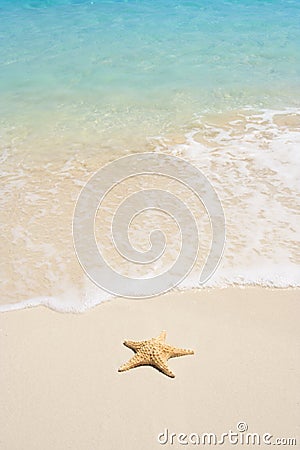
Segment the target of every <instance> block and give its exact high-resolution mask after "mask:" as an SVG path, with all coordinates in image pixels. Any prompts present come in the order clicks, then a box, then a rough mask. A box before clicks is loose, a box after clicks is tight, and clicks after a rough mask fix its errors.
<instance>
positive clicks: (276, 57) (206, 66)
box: [0, 0, 300, 132]
mask: <svg viewBox="0 0 300 450" xmlns="http://www.w3.org/2000/svg"><path fill="white" fill-rule="evenodd" d="M299 20H300V3H299V2H298V0H294V1H293V0H292V1H286V0H268V1H261V0H235V1H232V0H231V1H225V0H205V1H204V0H198V1H187V0H181V1H177V0H176V1H175V0H164V1H155V2H154V1H152V0H138V1H132V0H129V1H116V0H113V1H102V0H95V1H59V0H56V1H50V0H48V1H44V0H35V1H4V0H1V1H0V23H1V34H0V37H1V49H0V62H1V71H0V94H1V107H0V108H1V109H0V113H1V117H2V120H4V121H7V122H8V123H9V124H15V122H17V124H22V125H23V124H26V125H28V124H30V125H31V126H33V127H34V125H36V126H41V123H43V122H44V126H45V127H46V128H47V127H48V126H49V123H50V124H51V126H53V125H54V124H61V125H63V124H65V122H68V124H69V125H70V124H72V121H74V125H75V124H76V125H77V124H78V123H81V125H82V126H89V124H91V123H93V124H94V126H95V127H96V128H97V127H99V128H101V127H102V128H103V130H104V131H105V129H106V127H116V122H122V123H123V125H124V122H125V123H129V126H131V127H133V118H135V119H136V120H138V121H139V122H141V121H145V122H147V121H149V122H150V123H151V122H152V127H151V125H149V124H148V125H147V124H144V126H145V127H147V128H150V130H151V131H153V132H154V131H157V130H158V129H161V128H164V127H165V126H167V124H175V125H178V123H180V124H181V123H182V120H185V121H188V120H189V119H190V117H191V115H192V114H193V113H196V114H199V113H203V112H205V111H220V110H221V111H222V110H224V109H227V110H228V109H241V108H243V107H245V106H247V105H251V106H252V107H257V108H261V107H265V108H276V109H279V108H282V107H285V106H299V100H300V90H299V73H300V52H299V42H300V27H299Z"/></svg>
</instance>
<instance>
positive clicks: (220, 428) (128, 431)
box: [0, 288, 300, 450]
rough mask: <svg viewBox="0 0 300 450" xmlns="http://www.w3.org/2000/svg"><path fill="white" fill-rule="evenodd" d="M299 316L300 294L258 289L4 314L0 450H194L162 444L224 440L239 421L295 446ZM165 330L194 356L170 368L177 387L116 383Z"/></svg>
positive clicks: (0, 323) (150, 372) (157, 379)
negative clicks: (75, 311) (143, 346)
mask: <svg viewBox="0 0 300 450" xmlns="http://www.w3.org/2000/svg"><path fill="white" fill-rule="evenodd" d="M299 313H300V302H299V290H271V289H258V288H257V289H256V288H255V289H254V288H251V289H250V288H249V289H238V288H234V289H226V290H219V289H214V290H210V291H208V290H205V291H197V292H196V291H194V292H191V293H184V294H180V293H178V294H169V295H165V296H163V297H160V298H156V299H150V300H123V299H117V300H114V301H112V302H107V303H104V304H102V305H100V306H98V307H97V308H95V309H93V310H91V311H88V312H86V313H85V314H81V315H72V314H59V313H56V312H54V311H51V310H48V309H46V308H43V307H40V308H35V309H27V310H23V311H15V312H9V313H2V314H1V315H0V351H1V354H0V355H1V356H0V358H1V359H0V364H1V367H0V398H1V409H0V448H1V450H2V449H3V450H35V449H38V450H50V449H51V450H66V449H72V450H141V449H143V450H155V449H158V448H190V447H191V448H197V446H195V445H192V444H189V445H180V444H179V443H178V442H177V437H176V439H175V440H174V444H173V445H170V443H168V444H167V445H161V444H159V443H158V441H157V436H158V434H159V433H161V432H163V431H164V429H166V428H167V429H168V430H169V432H171V433H172V432H173V433H177V435H178V434H179V433H185V434H188V435H189V433H191V432H195V433H198V434H201V433H204V432H212V433H216V434H218V435H220V434H221V433H226V432H227V431H228V430H230V429H231V430H233V431H236V424H237V423H238V422H241V421H243V422H246V423H247V424H248V432H257V433H261V434H264V433H270V434H272V435H273V436H274V438H272V439H275V438H278V437H279V438H281V437H283V438H291V437H292V438H297V440H298V444H297V445H296V446H295V445H294V446H285V447H284V448H297V446H299V442H300V437H299V427H298V428H297V426H298V425H299V417H300V411H299V375H300V370H299V366H300V364H299V346H298V344H299V335H300V327H299ZM164 329H165V330H167V332H168V335H167V342H168V343H170V344H171V345H174V346H179V347H185V348H191V349H193V350H195V355H194V356H184V357H181V358H176V359H172V360H170V361H169V366H170V368H171V369H172V371H173V372H174V373H175V375H176V378H175V379H171V378H168V377H166V376H165V375H163V374H161V373H159V372H158V371H156V370H155V369H153V368H151V367H140V368H136V369H133V370H130V371H128V372H124V373H118V371H117V369H118V367H119V366H120V365H121V364H123V363H124V362H125V361H126V360H127V359H128V358H129V357H131V356H132V352H131V351H130V350H129V349H127V348H126V347H124V346H123V345H122V342H123V340H124V339H132V340H140V339H141V340H142V339H147V338H151V337H153V336H156V335H157V334H159V332H160V331H161V330H164ZM188 437H189V436H188ZM183 439H185V438H183ZM272 442H273V441H272ZM199 447H200V448H204V446H203V445H200V446H199ZM209 447H210V446H209V445H206V446H205V448H209ZM212 447H213V446H212ZM218 447H220V448H224V449H229V448H231V447H232V448H235V449H240V448H270V446H265V445H261V446H260V447H258V446H255V447H254V446H252V445H248V446H246V445H232V446H231V445H230V444H229V443H228V442H227V443H226V445H225V444H224V445H223V446H220V445H218ZM281 447H282V446H281ZM272 448H276V446H275V445H274V446H273V447H272ZM298 448H299V447H298Z"/></svg>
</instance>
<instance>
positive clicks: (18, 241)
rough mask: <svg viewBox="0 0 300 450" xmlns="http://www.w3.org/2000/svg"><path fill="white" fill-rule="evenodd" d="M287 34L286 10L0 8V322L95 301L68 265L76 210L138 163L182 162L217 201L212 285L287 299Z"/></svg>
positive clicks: (294, 144)
mask: <svg viewBox="0 0 300 450" xmlns="http://www.w3.org/2000/svg"><path fill="white" fill-rule="evenodd" d="M299 23H300V3H299V1H298V0H291V1H286V0H285V1H284V0H267V1H260V0H235V1H225V0H206V1H202V0H199V1H185V0H181V1H175V0H164V1H160V0H159V1H153V0H152V1H150V0H137V1H132V0H128V1H117V0H112V1H100V0H94V1H81V0H74V1H67V0H61V1H59V0H56V1H54V0H53V1H51V0H48V1H46V0H35V1H21V0H20V1H17V0H15V1H8V0H7V1H5V0H0V43H1V45H0V69H1V70H0V99H1V101H0V148H1V155H0V161H1V175H2V188H1V196H0V202H1V207H2V216H3V217H4V220H3V221H1V222H2V223H1V225H0V228H1V240H0V246H1V255H2V256H1V261H0V269H1V278H2V280H3V283H2V286H1V291H0V303H1V304H2V305H4V306H2V307H1V304H0V309H1V308H2V309H7V308H9V306H7V304H8V303H9V304H10V305H14V306H11V307H13V308H15V307H22V306H24V305H26V304H27V305H35V304H39V303H44V304H47V305H49V306H51V307H54V308H56V309H59V310H65V311H67V310H76V311H82V310H84V309H86V308H87V307H89V306H92V305H94V304H97V303H99V301H101V300H102V299H104V298H106V295H105V294H104V293H103V292H101V291H100V290H98V289H97V288H95V287H94V286H93V285H92V284H91V283H90V282H89V281H88V280H87V279H86V278H85V276H84V274H83V272H82V270H81V268H80V266H79V265H78V262H77V260H76V257H75V254H74V249H73V243H72V234H71V230H72V214H73V209H74V205H75V201H76V198H77V196H78V193H79V190H80V188H81V187H82V186H83V184H84V182H86V181H87V179H88V178H89V176H91V174H92V173H93V172H94V171H95V170H97V169H98V168H99V167H101V166H102V165H103V164H105V163H106V162H108V161H111V160H113V159H115V158H117V157H119V156H122V155H124V154H128V153H132V152H138V151H144V150H150V151H161V152H165V153H167V154H174V155H179V156H181V157H184V158H185V159H187V160H188V161H191V162H193V164H195V165H196V166H198V167H199V168H201V170H202V171H203V173H204V174H205V175H206V176H207V177H208V178H209V179H210V181H211V182H212V183H213V184H214V187H215V189H216V191H217V193H218V195H219V196H220V198H221V200H222V203H223V207H224V212H225V215H226V221H227V243H226V248H225V253H224V258H223V261H222V264H221V266H220V268H219V270H218V272H217V273H216V274H215V276H214V277H213V278H212V279H211V280H210V284H209V285H210V286H228V285H232V284H238V285H244V284H250V285H253V284H259V285H267V286H275V287H287V286H299V284H300V279H299V260H300V256H299V234H300V231H299V223H300V220H299V209H300V206H299V183H298V182H297V179H298V178H299V171H300V168H299V145H300V119H299V118H300V89H299V86H300V27H299ZM137 186H140V184H139V182H138V181H136V185H135V186H133V187H132V189H136V187H137ZM113 206H114V201H113V199H112V200H111V203H108V204H107V212H108V213H109V214H111V213H112V209H113ZM191 209H192V210H193V209H194V211H196V213H197V206H195V205H194V206H193V205H191ZM198 209H199V207H198ZM107 220H108V219H107V217H105V216H104V219H103V222H105V223H106V221H107ZM156 220H157V221H158V222H159V221H160V219H156ZM200 222H201V220H200ZM159 223H160V222H159ZM205 223H206V222H205V221H204V223H203V224H200V229H201V230H202V231H203V229H204V228H205ZM149 224H153V227H155V226H156V225H157V223H156V222H155V219H153V223H152V222H151V220H150V219H149V217H147V218H146V219H145V220H142V219H141V222H140V223H137V224H136V227H135V238H136V239H137V245H140V246H141V248H143V245H144V243H145V241H146V240H147V239H148V234H147V233H148V232H149V229H148V228H149ZM160 224H161V225H162V226H163V225H164V226H165V227H167V228H168V227H169V230H168V229H167V231H169V232H170V233H171V235H172V230H173V229H172V227H171V226H170V225H168V224H167V223H164V221H163V220H161V223H160ZM101 226H102V225H101ZM201 227H202V228H201ZM203 227H204V228H203ZM108 231H109V230H108V229H105V230H103V235H105V236H106V235H107V234H108ZM202 241H203V245H204V247H205V246H207V245H208V242H209V236H206V235H204V237H203V239H202ZM177 244H178V242H177V240H175V241H174V240H173V242H172V240H171V247H170V249H169V253H168V255H169V256H168V258H169V257H170V258H171V256H170V255H173V253H175V252H176V247H177ZM108 253H109V252H108ZM168 263H169V259H168ZM115 264H116V266H118V263H117V262H115ZM119 268H120V270H121V269H122V270H123V265H122V264H121V263H120V264H119ZM162 268H163V263H161V265H159V264H158V266H157V267H156V268H155V267H154V268H152V269H153V270H156V269H157V270H161V269H162ZM152 269H151V270H152ZM126 270H127V269H126ZM196 279H197V274H196V275H195V274H193V273H192V274H191V276H190V277H189V278H187V279H186V280H185V282H184V283H183V284H182V285H181V286H180V287H182V288H192V287H196V286H197V282H196V281H195V280H196ZM24 302H25V303H24ZM26 302H27V303H26Z"/></svg>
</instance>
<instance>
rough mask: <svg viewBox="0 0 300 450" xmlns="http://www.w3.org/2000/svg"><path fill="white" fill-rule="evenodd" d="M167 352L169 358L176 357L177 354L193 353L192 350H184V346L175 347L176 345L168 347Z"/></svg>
mask: <svg viewBox="0 0 300 450" xmlns="http://www.w3.org/2000/svg"><path fill="white" fill-rule="evenodd" d="M169 352H170V353H169V354H170V358H176V357H178V356H185V355H193V354H194V351H193V350H186V349H185V348H176V347H170V348H169Z"/></svg>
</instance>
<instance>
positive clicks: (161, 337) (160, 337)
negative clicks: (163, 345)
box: [157, 331, 167, 342]
mask: <svg viewBox="0 0 300 450" xmlns="http://www.w3.org/2000/svg"><path fill="white" fill-rule="evenodd" d="M166 337H167V332H166V331H162V332H161V333H160V335H159V336H158V337H157V340H158V341H160V342H165V340H166Z"/></svg>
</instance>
